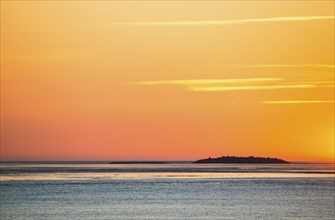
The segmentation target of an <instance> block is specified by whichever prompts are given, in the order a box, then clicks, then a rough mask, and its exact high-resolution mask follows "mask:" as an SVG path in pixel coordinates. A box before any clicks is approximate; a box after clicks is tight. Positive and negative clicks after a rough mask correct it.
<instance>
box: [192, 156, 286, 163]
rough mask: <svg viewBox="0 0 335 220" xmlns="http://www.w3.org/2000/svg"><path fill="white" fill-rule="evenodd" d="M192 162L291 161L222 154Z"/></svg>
mask: <svg viewBox="0 0 335 220" xmlns="http://www.w3.org/2000/svg"><path fill="white" fill-rule="evenodd" d="M192 163H289V162H287V161H285V160H282V159H278V158H270V157H254V156H250V157H236V156H222V157H218V158H211V157H209V158H208V159H201V160H197V161H194V162H192Z"/></svg>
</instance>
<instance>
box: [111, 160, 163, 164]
mask: <svg viewBox="0 0 335 220" xmlns="http://www.w3.org/2000/svg"><path fill="white" fill-rule="evenodd" d="M109 164H166V162H163V161H112V162H109Z"/></svg>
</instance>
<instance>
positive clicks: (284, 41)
mask: <svg viewBox="0 0 335 220" xmlns="http://www.w3.org/2000/svg"><path fill="white" fill-rule="evenodd" d="M222 155H236V156H249V155H254V156H270V157H280V158H283V159H287V160H291V161H332V160H334V2H333V1H306V2H304V1H292V2H290V1H283V2H280V1H269V2H265V1H260V2H247V1H246V2H243V1H236V2H230V1H212V2H200V1H194V2H191V1H186V2H169V1H166V2H163V1H160V2H152V1H148V2H139V1H134V2H131V1H128V2H117V1H115V2H114V1H102V2H95V1H83V2H80V1H34V2H29V1H17V2H16V1H1V160H131V159H134V160H144V159H148V160H193V159H198V158H204V157H208V156H212V157H216V156H222Z"/></svg>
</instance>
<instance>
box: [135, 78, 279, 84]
mask: <svg viewBox="0 0 335 220" xmlns="http://www.w3.org/2000/svg"><path fill="white" fill-rule="evenodd" d="M281 80H284V79H283V78H240V79H194V80H161V81H142V82H135V83H132V84H139V85H184V86H188V85H199V84H226V83H248V82H271V81H281Z"/></svg>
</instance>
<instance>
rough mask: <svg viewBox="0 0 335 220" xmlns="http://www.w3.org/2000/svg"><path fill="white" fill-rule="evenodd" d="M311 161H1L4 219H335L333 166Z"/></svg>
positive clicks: (0, 212)
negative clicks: (178, 162)
mask: <svg viewBox="0 0 335 220" xmlns="http://www.w3.org/2000/svg"><path fill="white" fill-rule="evenodd" d="M304 166H305V169H303V166H302V165H292V166H291V167H287V165H284V166H282V169H280V166H278V165H227V164H226V165H217V166H215V165H211V166H199V167H197V165H195V166H194V165H189V164H171V165H150V166H149V165H131V166H130V165H106V164H29V165H27V164H14V165H13V164H10V165H8V164H1V175H0V178H1V181H0V193H1V194H0V198H1V203H0V219H41V220H42V219H335V205H334V204H335V179H334V174H332V173H331V172H332V171H333V170H332V166H333V165H329V164H328V165H327V166H324V165H320V164H319V165H304ZM215 167H217V169H216V170H215ZM312 168H313V169H312ZM11 169H12V171H13V172H11V171H10V170H11ZM48 169H50V170H51V171H50V172H47V171H46V170H48ZM55 169H56V170H57V171H55ZM105 169H107V170H108V171H107V170H105ZM110 169H111V170H113V171H110ZM153 169H154V170H156V171H153ZM175 169H176V170H183V171H182V172H173V170H175ZM204 169H205V170H206V171H204ZM208 169H210V170H213V169H214V172H209V171H208ZM257 169H259V170H260V171H259V172H257ZM38 170H43V171H40V172H39V171H38ZM101 170H104V171H101ZM115 170H116V171H115ZM129 170H131V171H130V172H129ZM157 170H158V171H157ZM171 170H172V172H171ZM190 170H191V171H190ZM225 170H227V172H224V171H225ZM232 170H237V171H242V172H235V173H234V172H232ZM245 170H247V172H244V171H245ZM264 170H266V171H264ZM306 170H307V171H306ZM167 171H168V172H167ZM277 171H279V172H277ZM316 171H317V172H316Z"/></svg>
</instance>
